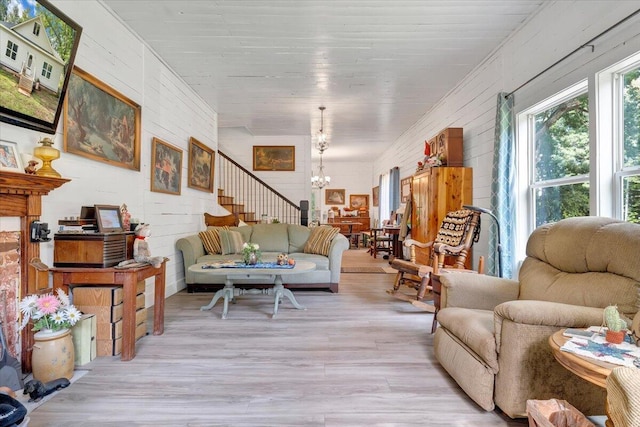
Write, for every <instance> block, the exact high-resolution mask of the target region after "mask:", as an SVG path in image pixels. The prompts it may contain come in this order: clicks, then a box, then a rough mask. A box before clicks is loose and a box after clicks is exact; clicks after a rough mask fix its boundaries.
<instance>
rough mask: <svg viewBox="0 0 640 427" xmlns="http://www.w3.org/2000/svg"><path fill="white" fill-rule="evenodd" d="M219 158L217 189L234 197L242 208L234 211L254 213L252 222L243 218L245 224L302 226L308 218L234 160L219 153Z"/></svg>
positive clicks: (305, 212) (303, 212) (296, 206)
mask: <svg viewBox="0 0 640 427" xmlns="http://www.w3.org/2000/svg"><path fill="white" fill-rule="evenodd" d="M218 154H219V155H220V159H219V161H218V167H219V168H220V174H219V177H220V185H219V188H221V189H222V190H224V195H225V196H230V197H233V199H234V202H233V203H234V205H238V206H244V208H243V209H242V210H243V211H244V212H233V213H237V214H239V215H240V218H241V219H242V216H243V215H242V214H244V213H249V212H251V213H254V215H255V217H254V218H253V219H251V218H248V217H245V219H244V220H245V221H246V222H253V221H256V222H265V221H267V222H274V221H275V220H277V221H279V222H282V223H287V224H301V223H302V222H306V221H303V220H304V219H306V217H307V211H306V210H305V211H302V210H301V209H300V206H298V205H296V204H295V203H293V202H292V201H291V200H289V199H287V198H286V197H285V196H283V195H282V194H280V193H279V192H278V191H276V190H275V189H274V188H273V187H271V186H270V185H269V184H267V183H266V182H264V181H262V180H261V179H260V178H258V177H257V176H255V175H254V174H253V173H251V172H250V171H248V170H247V169H246V168H244V167H243V166H242V165H240V164H238V163H237V162H236V161H235V160H233V159H232V158H230V157H229V156H227V155H226V154H224V153H223V152H222V151H218ZM303 225H306V224H303Z"/></svg>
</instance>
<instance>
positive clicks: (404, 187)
mask: <svg viewBox="0 0 640 427" xmlns="http://www.w3.org/2000/svg"><path fill="white" fill-rule="evenodd" d="M410 197H411V177H410V176H409V177H407V178H404V179H401V180H400V203H407V202H408V201H409V198H410Z"/></svg>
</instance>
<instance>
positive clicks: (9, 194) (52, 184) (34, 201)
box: [0, 171, 70, 372]
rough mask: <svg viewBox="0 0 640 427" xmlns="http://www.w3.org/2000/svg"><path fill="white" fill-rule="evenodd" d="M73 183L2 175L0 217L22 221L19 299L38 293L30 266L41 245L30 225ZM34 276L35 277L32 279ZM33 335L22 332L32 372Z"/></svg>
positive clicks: (26, 363) (24, 356)
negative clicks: (45, 202) (48, 199)
mask: <svg viewBox="0 0 640 427" xmlns="http://www.w3.org/2000/svg"><path fill="white" fill-rule="evenodd" d="M69 181H70V180H68V179H64V178H51V177H46V176H38V175H29V174H24V173H18V172H7V171H0V216H4V217H20V275H21V276H20V277H21V280H20V295H29V294H33V293H36V292H37V291H38V289H36V283H37V282H36V280H35V279H36V278H35V276H34V274H32V273H31V272H30V271H29V268H28V267H29V262H30V261H31V260H32V259H33V258H39V257H40V245H39V243H33V242H31V240H30V239H29V225H30V224H31V222H33V221H38V220H39V219H40V215H42V196H46V195H47V194H49V192H50V191H52V190H54V189H56V188H58V187H60V186H61V185H63V184H65V183H67V182H69ZM31 276H34V277H31ZM32 346H33V334H32V333H31V332H30V331H28V330H26V329H23V331H22V357H21V359H22V370H23V372H31V351H30V349H31V347H32Z"/></svg>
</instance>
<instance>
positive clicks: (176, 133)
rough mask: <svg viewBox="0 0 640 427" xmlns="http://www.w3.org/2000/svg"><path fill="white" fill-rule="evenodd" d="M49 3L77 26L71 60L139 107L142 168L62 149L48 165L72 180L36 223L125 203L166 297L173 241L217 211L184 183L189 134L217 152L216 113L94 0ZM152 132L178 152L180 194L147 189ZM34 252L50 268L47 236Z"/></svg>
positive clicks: (7, 132) (18, 137) (179, 269)
mask: <svg viewBox="0 0 640 427" xmlns="http://www.w3.org/2000/svg"><path fill="white" fill-rule="evenodd" d="M53 3H54V4H55V5H56V6H57V7H58V8H60V9H61V10H62V11H63V12H64V13H66V14H67V15H69V16H70V17H71V18H72V19H74V20H75V21H76V22H78V23H79V24H80V25H81V26H82V27H83V33H82V38H81V44H80V48H79V50H78V54H77V57H76V65H77V66H78V67H80V68H82V69H84V70H85V71H87V72H89V73H90V74H92V75H93V76H95V77H96V78H98V79H99V80H101V81H103V82H105V83H106V84H108V85H109V86H111V87H113V88H115V89H116V90H117V91H119V92H121V93H122V94H124V95H126V96H127V97H129V98H130V99H132V100H133V101H134V102H136V103H138V104H140V105H141V106H142V133H141V169H140V171H139V172H137V171H131V170H127V169H122V168H117V167H113V166H109V165H106V164H103V163H100V162H95V161H92V160H88V159H86V158H84V157H80V156H76V155H73V154H68V153H64V152H62V155H61V158H60V159H59V160H57V161H55V162H54V163H53V166H54V168H55V169H56V170H57V171H58V172H60V173H61V174H62V176H63V177H65V178H69V179H71V182H69V183H67V184H65V185H63V186H62V187H60V188H58V189H56V190H54V191H53V192H51V193H50V194H49V195H48V196H46V197H44V198H43V215H42V221H45V222H48V223H49V225H50V228H52V229H53V230H55V229H56V225H57V222H58V220H59V219H61V218H64V217H67V216H77V215H79V213H80V207H81V206H83V205H93V204H115V205H121V204H123V203H126V204H127V206H128V208H129V212H130V213H131V214H132V216H133V217H136V218H140V219H141V220H142V221H144V222H146V223H150V224H151V226H152V236H151V237H150V239H149V242H150V246H151V249H152V253H153V255H162V256H166V257H168V258H169V261H168V263H167V275H166V285H167V295H171V294H173V293H175V292H176V291H178V290H180V289H182V288H184V274H183V266H182V256H181V255H180V254H179V253H178V252H176V249H175V242H176V240H177V239H178V238H180V237H181V236H184V235H189V234H193V233H195V232H197V231H200V230H201V229H202V228H203V219H202V212H205V211H209V212H210V211H213V210H216V209H217V200H216V199H215V198H214V196H213V194H211V193H206V192H202V191H198V190H194V189H191V188H188V186H187V164H188V149H189V146H188V144H189V137H191V136H193V137H195V138H197V139H198V140H200V141H201V142H203V143H204V144H206V145H208V146H209V147H211V148H213V149H214V150H217V139H218V135H217V115H216V112H215V111H214V110H213V109H212V108H211V107H209V106H208V105H206V104H205V103H204V102H203V101H202V100H201V99H200V98H199V97H198V96H197V95H195V93H194V92H193V91H192V90H191V89H190V88H189V87H187V85H186V84H184V83H183V82H182V81H181V80H180V79H179V78H177V77H176V75H175V74H174V73H173V72H172V71H171V70H170V69H169V68H167V66H166V65H165V64H164V63H163V62H162V60H161V59H159V58H157V57H156V55H155V54H154V53H153V52H152V51H150V50H149V49H148V48H147V47H146V46H145V44H144V43H142V42H141V41H140V40H139V38H138V37H137V36H136V35H135V34H133V33H132V32H130V31H129V30H128V29H127V28H126V27H125V26H124V25H123V24H121V23H120V22H119V20H117V19H116V18H114V17H113V16H112V15H111V14H110V12H109V11H107V9H105V8H104V7H103V6H102V5H101V4H100V3H99V2H96V1H85V0H74V1H70V0H58V1H54V2H53ZM42 136H44V135H43V134H40V133H38V132H33V131H30V130H26V129H23V128H18V127H15V126H10V125H6V124H0V138H1V139H6V140H9V141H15V142H17V143H18V144H19V149H20V151H21V152H24V153H29V152H32V150H33V147H34V146H35V144H36V142H37V141H38V140H39V139H40V138H41V137H42ZM153 137H158V138H160V139H162V140H163V141H166V142H168V143H170V144H172V145H174V146H176V147H178V148H180V149H182V150H183V159H182V187H181V188H182V190H181V195H180V196H176V195H168V194H163V193H155V192H151V191H150V176H151V164H150V163H151V141H152V138H153ZM54 139H55V146H56V147H57V148H58V149H60V150H61V151H63V150H62V146H63V141H62V126H60V127H59V128H58V133H57V134H56V135H55V138H54ZM11 221H12V220H6V219H5V220H3V222H2V223H0V229H11V228H10V227H9V226H5V225H6V224H9V223H10V222H11ZM14 224H15V221H14ZM17 228H19V223H18V225H17ZM17 228H16V229H17ZM40 250H41V258H42V260H43V261H44V262H45V263H46V264H48V265H50V266H52V265H53V241H52V242H49V243H43V244H42V245H41V248H40ZM152 301H153V286H151V285H148V286H147V305H150V304H152Z"/></svg>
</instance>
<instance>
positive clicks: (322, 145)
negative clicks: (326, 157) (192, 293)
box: [316, 107, 329, 154]
mask: <svg viewBox="0 0 640 427" xmlns="http://www.w3.org/2000/svg"><path fill="white" fill-rule="evenodd" d="M318 109H319V110H320V131H319V132H318V138H317V139H316V149H317V150H318V151H320V154H322V153H323V152H324V150H326V149H327V148H329V141H328V140H327V134H326V133H324V110H325V109H326V107H318Z"/></svg>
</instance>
